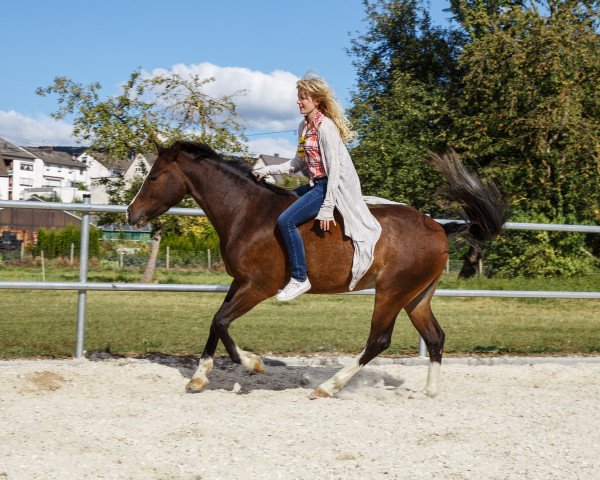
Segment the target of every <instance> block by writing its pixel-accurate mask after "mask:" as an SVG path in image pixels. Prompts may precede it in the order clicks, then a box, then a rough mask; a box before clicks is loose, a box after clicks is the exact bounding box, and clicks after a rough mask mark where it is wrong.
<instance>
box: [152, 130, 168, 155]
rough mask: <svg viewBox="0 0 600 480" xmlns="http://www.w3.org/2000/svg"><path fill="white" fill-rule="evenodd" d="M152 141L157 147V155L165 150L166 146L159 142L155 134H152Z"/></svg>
mask: <svg viewBox="0 0 600 480" xmlns="http://www.w3.org/2000/svg"><path fill="white" fill-rule="evenodd" d="M150 141H151V142H152V144H153V145H154V146H155V147H156V153H158V154H160V153H161V152H162V151H163V150H164V149H165V147H164V145H163V144H162V143H160V142H159V141H158V138H156V136H155V135H154V134H150Z"/></svg>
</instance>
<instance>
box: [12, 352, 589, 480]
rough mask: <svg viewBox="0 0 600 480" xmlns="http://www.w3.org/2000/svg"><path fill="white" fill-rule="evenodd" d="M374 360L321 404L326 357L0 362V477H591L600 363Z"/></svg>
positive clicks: (329, 368)
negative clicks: (262, 367)
mask: <svg viewBox="0 0 600 480" xmlns="http://www.w3.org/2000/svg"><path fill="white" fill-rule="evenodd" d="M548 361H550V362H556V363H539V362H538V361H537V360H534V359H531V360H527V359H526V360H523V359H518V360H515V359H504V360H502V359H497V360H495V361H493V362H487V363H493V364H487V365H486V364H481V363H486V362H477V361H475V360H459V359H454V360H453V359H449V361H448V362H446V363H445V364H444V365H442V374H441V385H440V395H439V396H438V397H437V398H435V399H429V398H427V399H411V398H410V396H411V394H412V393H414V392H415V391H417V390H419V389H421V388H422V387H423V384H424V381H425V376H426V375H427V368H426V367H425V366H424V365H411V364H410V362H405V363H409V364H399V363H398V362H390V361H386V359H382V361H381V362H379V364H376V365H369V366H367V367H366V368H365V369H364V370H363V371H361V372H360V373H359V374H357V376H356V377H355V378H353V379H352V381H351V382H350V383H349V384H348V385H347V386H346V388H345V389H344V390H342V391H341V392H339V393H338V394H337V395H336V396H335V397H333V398H325V399H318V400H314V401H311V400H309V399H308V397H307V395H308V393H309V392H310V390H311V389H312V388H314V387H315V386H316V385H319V384H320V383H321V382H322V381H324V380H325V379H326V378H329V377H330V376H331V375H333V374H334V373H335V371H337V370H338V369H339V365H337V361H336V359H332V358H329V359H279V360H276V361H267V362H266V364H267V368H266V372H265V373H264V374H263V375H258V374H253V373H250V372H248V371H247V370H246V369H244V368H243V367H240V366H237V365H233V364H231V363H229V362H228V361H226V360H221V361H218V362H216V364H215V368H214V369H213V371H212V372H211V375H210V384H209V385H208V386H207V387H206V389H205V391H203V392H202V393H199V394H190V393H186V392H185V389H184V386H185V383H186V382H187V380H188V379H189V378H190V377H191V375H192V373H193V371H194V367H195V365H193V364H192V363H190V362H188V361H183V360H177V359H173V358H165V357H161V358H155V359H151V360H133V359H106V358H104V359H102V358H95V359H93V360H84V361H80V362H75V361H71V362H69V361H62V362H61V361H47V360H39V361H7V362H0V381H1V384H2V388H1V389H0V479H11V480H12V479H14V480H17V479H23V480H25V479H27V480H31V479H45V480H47V479H80V478H90V479H99V478H107V479H108V478H110V479H121V478H122V479H161V480H162V479H225V478H227V479H238V478H239V479H242V478H243V479H311V480H313V479H315V478H319V479H365V478H372V479H379V478H390V479H391V478H399V479H403V478H406V479H409V478H410V479H420V478H439V479H471V478H473V479H475V478H477V479H481V478H485V479H544V480H547V479H593V478H598V475H599V473H598V472H600V455H599V451H598V445H599V444H600V415H599V414H598V409H599V406H600V380H599V379H600V359H599V358H596V359H594V358H592V359H586V358H579V359H574V358H570V359H545V362H548Z"/></svg>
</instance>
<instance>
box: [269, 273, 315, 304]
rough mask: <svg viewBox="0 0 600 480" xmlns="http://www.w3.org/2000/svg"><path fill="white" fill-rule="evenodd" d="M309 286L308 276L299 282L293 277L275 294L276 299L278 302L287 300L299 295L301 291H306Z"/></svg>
mask: <svg viewBox="0 0 600 480" xmlns="http://www.w3.org/2000/svg"><path fill="white" fill-rule="evenodd" d="M310 287H311V284H310V282H309V281H308V278H307V279H306V280H304V281H303V282H299V281H298V280H296V279H295V278H292V279H291V280H290V283H288V284H287V285H286V286H285V287H284V288H283V290H281V291H280V292H279V293H278V294H277V300H279V301H280V302H289V301H290V300H293V299H294V298H296V297H299V296H300V295H302V294H303V293H306V292H308V291H309V290H310Z"/></svg>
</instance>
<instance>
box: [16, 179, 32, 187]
mask: <svg viewBox="0 0 600 480" xmlns="http://www.w3.org/2000/svg"><path fill="white" fill-rule="evenodd" d="M19 185H21V186H22V187H33V178H21V179H20V180H19Z"/></svg>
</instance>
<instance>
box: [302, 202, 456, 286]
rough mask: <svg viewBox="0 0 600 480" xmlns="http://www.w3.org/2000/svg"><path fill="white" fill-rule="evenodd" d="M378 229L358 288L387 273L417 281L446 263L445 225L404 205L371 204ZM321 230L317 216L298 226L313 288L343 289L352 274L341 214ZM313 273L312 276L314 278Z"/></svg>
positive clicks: (349, 245) (351, 249) (348, 241)
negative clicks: (370, 260)
mask: <svg viewBox="0 0 600 480" xmlns="http://www.w3.org/2000/svg"><path fill="white" fill-rule="evenodd" d="M370 210H371V212H372V213H373V215H374V216H375V218H376V219H377V220H378V222H379V223H380V225H381V228H382V232H381V237H380V239H379V241H378V242H377V244H376V246H375V259H374V261H373V265H372V266H371V268H370V269H369V271H368V272H367V273H366V274H365V275H364V277H363V279H362V280H361V281H360V282H359V284H358V285H357V287H356V289H357V290H359V289H363V288H371V287H374V286H376V284H377V282H378V281H379V280H381V279H382V276H385V277H396V276H398V277H409V278H411V279H414V280H415V281H420V279H421V277H423V278H430V277H433V276H436V275H437V274H438V270H440V268H443V266H444V265H445V262H446V260H445V255H447V251H448V245H447V240H446V235H445V233H444V229H443V228H442V226H441V225H440V224H438V223H437V222H435V221H434V220H433V219H431V218H430V217H428V216H427V215H424V214H423V213H421V212H419V211H418V210H416V209H414V208H412V207H409V206H406V205H378V206H373V207H370ZM336 223H337V225H335V226H333V227H332V228H331V230H330V231H329V232H321V230H320V228H319V223H318V222H317V221H314V222H312V221H311V222H307V223H306V224H304V225H302V226H301V227H300V233H301V235H302V237H303V240H304V245H305V250H306V260H307V267H308V276H309V278H310V279H311V283H312V284H313V289H312V291H313V293H333V292H339V291H347V286H348V285H349V283H350V279H351V277H352V274H351V269H352V261H353V255H354V247H353V245H352V241H351V239H350V238H348V237H347V236H345V235H344V234H343V228H344V227H343V219H342V218H340V217H339V216H337V215H336ZM313 279H314V281H313Z"/></svg>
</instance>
